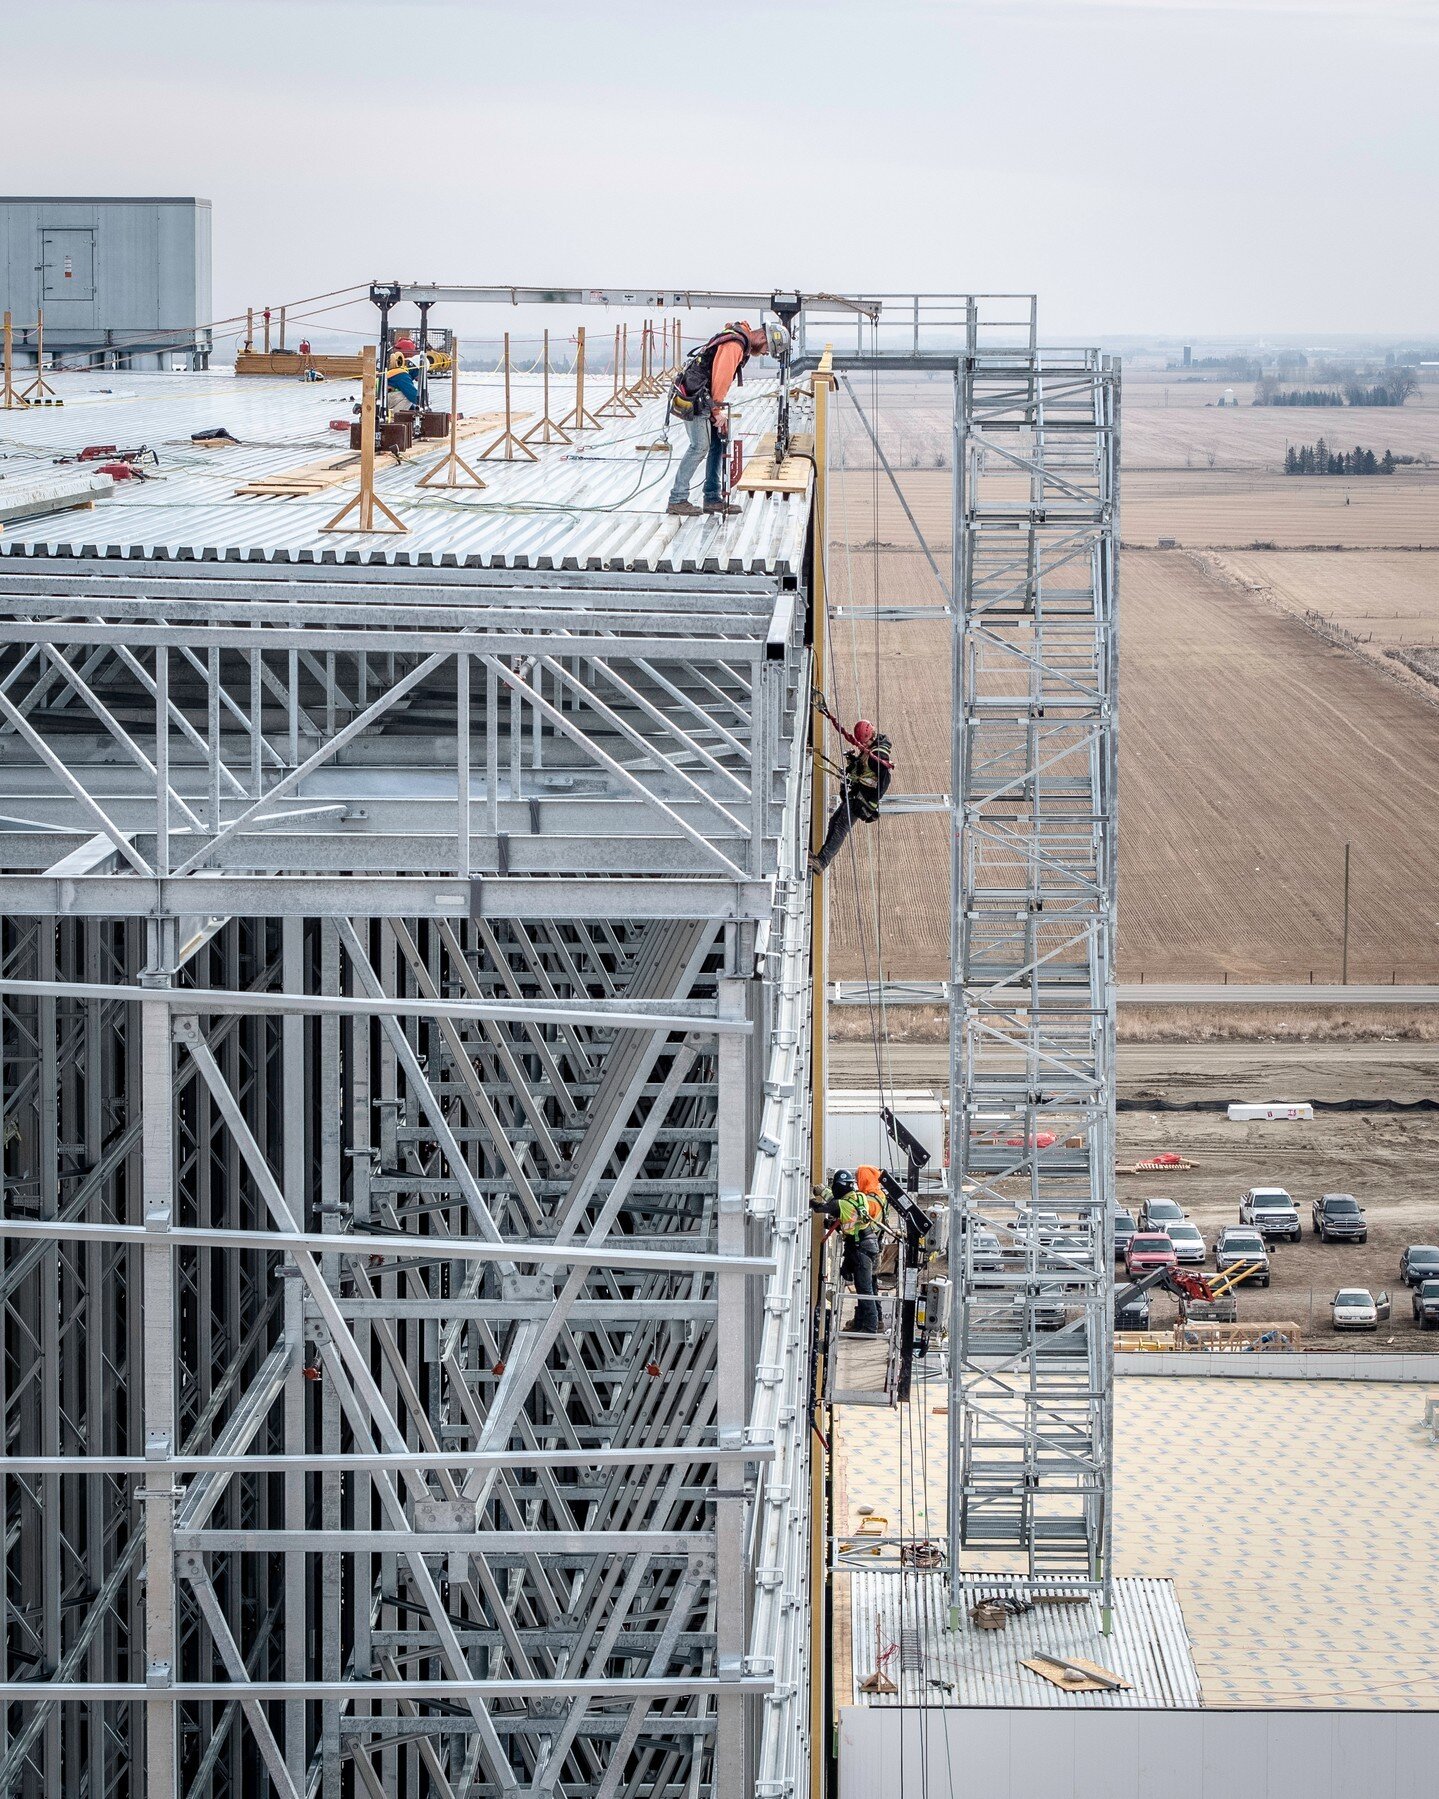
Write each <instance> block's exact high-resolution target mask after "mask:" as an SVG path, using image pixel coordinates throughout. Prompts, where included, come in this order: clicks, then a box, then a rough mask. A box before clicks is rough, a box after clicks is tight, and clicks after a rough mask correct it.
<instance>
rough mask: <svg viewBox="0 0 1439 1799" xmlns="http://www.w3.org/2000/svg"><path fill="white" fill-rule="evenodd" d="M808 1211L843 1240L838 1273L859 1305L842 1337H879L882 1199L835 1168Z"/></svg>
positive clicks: (814, 1197) (818, 1188)
mask: <svg viewBox="0 0 1439 1799" xmlns="http://www.w3.org/2000/svg"><path fill="white" fill-rule="evenodd" d="M810 1210H811V1211H812V1212H818V1213H819V1214H820V1216H821V1217H823V1218H828V1219H830V1220H831V1221H832V1223H833V1225H834V1226H835V1227H836V1228H837V1229H838V1230H839V1232H840V1235H841V1236H842V1237H843V1238H844V1254H843V1255H842V1257H841V1258H840V1264H839V1272H840V1276H841V1278H842V1279H844V1280H847V1281H850V1282H851V1283H852V1284H853V1286H854V1290H855V1295H856V1297H857V1299H858V1301H859V1303H858V1304H857V1305H856V1306H855V1309H854V1317H853V1319H852V1320H851V1321H850V1323H848V1324H847V1325H845V1327H844V1329H845V1333H846V1334H847V1335H852V1336H859V1337H874V1336H878V1335H879V1333H880V1331H881V1330H882V1329H883V1328H884V1325H883V1320H882V1318H881V1316H880V1310H879V1301H878V1300H877V1299H876V1298H875V1290H874V1274H875V1269H876V1268H877V1267H878V1265H879V1232H880V1228H881V1226H882V1225H883V1224H884V1214H885V1202H884V1195H883V1194H882V1193H877V1194H876V1193H861V1192H860V1191H859V1189H858V1187H856V1185H855V1178H854V1175H853V1174H851V1172H850V1171H849V1169H847V1168H836V1169H835V1171H834V1173H833V1174H832V1175H831V1176H830V1177H829V1185H828V1186H826V1187H816V1188H815V1189H814V1193H813V1197H812V1198H811V1200H810Z"/></svg>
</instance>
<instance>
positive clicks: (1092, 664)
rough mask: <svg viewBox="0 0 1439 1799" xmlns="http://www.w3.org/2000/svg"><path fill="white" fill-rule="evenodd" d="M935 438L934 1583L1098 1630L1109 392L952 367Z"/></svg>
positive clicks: (1105, 1188) (1107, 1003) (1108, 1100)
mask: <svg viewBox="0 0 1439 1799" xmlns="http://www.w3.org/2000/svg"><path fill="white" fill-rule="evenodd" d="M956 413H957V421H958V424H959V429H958V431H957V434H956V435H957V451H958V453H957V456H956V486H955V514H956V531H955V563H956V567H955V581H954V586H955V589H956V591H958V593H959V594H960V596H961V604H960V606H959V608H958V609H957V613H956V617H955V623H954V632H955V636H954V644H955V663H954V688H955V720H956V729H955V754H954V780H953V785H954V792H955V795H956V802H955V805H956V810H955V830H954V838H953V849H954V870H953V891H954V896H955V904H954V927H953V937H952V970H951V988H950V992H951V995H952V996H953V997H952V1005H951V1031H952V1087H951V1096H952V1106H953V1116H954V1117H955V1118H956V1119H958V1120H962V1121H963V1122H962V1123H961V1125H960V1127H959V1129H958V1131H957V1133H956V1135H957V1142H956V1155H955V1163H956V1173H957V1180H956V1182H955V1188H954V1193H955V1198H954V1213H955V1215H954V1227H955V1228H954V1232H953V1235H952V1239H951V1244H952V1247H951V1275H952V1277H953V1280H954V1291H955V1306H954V1320H953V1329H952V1332H951V1342H950V1367H951V1380H952V1383H953V1388H954V1403H953V1405H952V1406H951V1418H952V1419H953V1420H954V1423H955V1428H954V1429H953V1431H952V1432H951V1442H950V1519H951V1528H952V1530H953V1532H954V1538H955V1548H956V1552H957V1553H956V1555H955V1558H954V1565H955V1569H956V1578H958V1570H959V1569H960V1567H961V1558H963V1557H970V1558H980V1561H981V1565H983V1563H985V1562H987V1563H988V1564H989V1565H991V1566H999V1567H1003V1568H1008V1569H1011V1570H1013V1571H1014V1578H1015V1580H1016V1583H1017V1584H1018V1585H1019V1586H1020V1587H1021V1588H1025V1587H1029V1588H1035V1587H1038V1588H1041V1589H1042V1588H1043V1587H1044V1585H1045V1583H1046V1582H1052V1581H1053V1580H1054V1579H1055V1578H1056V1577H1060V1576H1062V1577H1065V1578H1066V1579H1068V1580H1070V1581H1071V1582H1072V1581H1074V1580H1076V1579H1077V1580H1078V1581H1079V1582H1080V1583H1081V1584H1088V1585H1090V1586H1092V1587H1093V1588H1094V1589H1095V1590H1097V1591H1099V1592H1100V1593H1101V1594H1102V1595H1103V1597H1104V1600H1105V1604H1106V1607H1107V1604H1108V1595H1109V1592H1110V1589H1111V1582H1112V1566H1111V1556H1110V1531H1111V1523H1112V1520H1111V1510H1110V1488H1111V1479H1112V1463H1113V1437H1112V1383H1113V1354H1112V1342H1113V1338H1112V1309H1113V1205H1114V1189H1113V1178H1114V1177H1113V1170H1114V926H1115V899H1116V884H1115V852H1116V841H1117V840H1116V825H1117V820H1116V806H1117V797H1118V795H1117V778H1116V732H1117V722H1118V721H1117V697H1118V696H1117V678H1116V677H1117V640H1116V617H1115V606H1116V599H1117V574H1116V562H1115V556H1116V550H1117V545H1118V479H1117V472H1118V423H1119V421H1118V370H1117V368H1116V367H1115V366H1113V365H1112V364H1110V363H1109V362H1108V361H1107V360H1106V359H1104V358H1102V357H1100V356H1098V355H1096V354H1075V355H1068V356H1066V355H1063V354H1061V355H1058V356H1047V355H1045V354H1044V353H1042V352H1038V351H1035V350H1034V349H1033V348H1031V350H1030V352H1029V353H1027V354H1016V353H1014V352H1013V351H1008V352H1004V351H996V352H994V353H991V354H987V355H986V354H976V355H972V356H970V357H969V358H967V359H966V361H965V362H964V364H963V365H962V366H961V368H960V370H959V373H958V393H957V407H956ZM996 1557H998V1558H1001V1559H1000V1560H998V1562H996V1561H995V1560H994V1558H996ZM1106 1615H1107V1614H1106Z"/></svg>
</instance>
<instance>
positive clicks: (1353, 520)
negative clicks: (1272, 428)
mask: <svg viewBox="0 0 1439 1799" xmlns="http://www.w3.org/2000/svg"><path fill="white" fill-rule="evenodd" d="M1346 496H1347V498H1348V500H1349V504H1348V505H1347V506H1346V505H1345V503H1344V502H1345V498H1346ZM1120 518H1121V525H1120V529H1121V532H1122V535H1123V538H1124V542H1125V543H1126V544H1145V545H1153V544H1157V543H1158V541H1159V539H1160V538H1161V537H1172V538H1174V539H1175V540H1176V542H1177V543H1179V544H1180V545H1181V546H1182V547H1183V548H1186V549H1225V548H1230V549H1249V548H1251V547H1252V546H1254V545H1256V544H1269V545H1272V546H1276V547H1278V548H1280V549H1305V548H1309V547H1313V548H1318V549H1330V548H1336V547H1337V548H1343V549H1350V548H1353V549H1386V548H1397V549H1406V548H1413V549H1421V548H1428V549H1439V471H1436V470H1429V471H1425V470H1414V469H1407V470H1401V471H1400V472H1399V473H1397V474H1394V475H1389V476H1382V475H1375V476H1368V477H1366V478H1364V479H1363V480H1358V481H1351V480H1346V479H1344V478H1343V477H1342V476H1338V475H1334V476H1325V477H1324V478H1323V479H1317V478H1305V477H1300V476H1293V475H1269V474H1244V473H1242V472H1228V471H1222V470H1215V471H1210V470H1208V469H1206V470H1203V471H1198V470H1196V471H1195V472H1194V473H1192V474H1191V473H1187V472H1186V471H1185V470H1183V469H1179V470H1175V471H1170V472H1159V473H1147V472H1145V471H1143V470H1140V471H1138V472H1135V473H1128V472H1127V473H1126V474H1125V476H1124V480H1123V486H1122V490H1121V494H1120ZM947 530H948V528H947V527H946V535H947Z"/></svg>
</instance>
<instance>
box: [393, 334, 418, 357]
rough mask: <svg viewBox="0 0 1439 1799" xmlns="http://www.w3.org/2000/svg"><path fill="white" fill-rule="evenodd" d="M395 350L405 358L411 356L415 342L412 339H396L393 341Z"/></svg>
mask: <svg viewBox="0 0 1439 1799" xmlns="http://www.w3.org/2000/svg"><path fill="white" fill-rule="evenodd" d="M395 348H396V349H397V350H399V351H401V352H402V353H403V354H404V355H406V356H413V355H414V353H415V340H414V338H412V337H397V338H396V339H395Z"/></svg>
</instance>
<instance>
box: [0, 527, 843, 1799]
mask: <svg viewBox="0 0 1439 1799" xmlns="http://www.w3.org/2000/svg"><path fill="white" fill-rule="evenodd" d="M795 504H796V505H803V504H804V502H803V501H802V500H800V501H797V502H795ZM0 590H3V599H0V607H3V625H0V643H3V660H0V796H3V797H0V813H3V815H4V816H3V818H0V859H3V860H0V867H3V869H4V870H5V873H4V877H3V879H4V887H5V905H4V913H5V918H4V925H3V932H4V936H3V943H0V1001H3V1008H4V1050H5V1058H4V1081H3V1089H0V1093H3V1107H4V1110H3V1119H4V1130H5V1135H6V1156H5V1183H4V1197H5V1204H4V1208H3V1221H0V1240H3V1273H0V1305H3V1320H4V1332H5V1355H4V1363H3V1391H0V1404H3V1408H4V1422H5V1445H4V1447H5V1461H4V1464H3V1470H0V1471H3V1473H4V1476H5V1485H6V1524H7V1533H8V1534H7V1550H6V1568H5V1576H6V1578H5V1581H4V1584H3V1592H0V1606H3V1610H4V1617H3V1620H0V1622H3V1624H4V1627H5V1628H4V1630H3V1632H0V1640H3V1642H4V1645H5V1648H4V1654H5V1661H4V1665H3V1667H0V1698H3V1700H4V1702H5V1708H4V1712H3V1719H4V1726H5V1728H4V1735H3V1739H0V1790H4V1791H6V1792H14V1793H16V1794H24V1795H37V1796H38V1795H41V1794H44V1795H50V1794H54V1793H58V1792H65V1793H77V1794H78V1793H82V1792H83V1793H85V1794H87V1795H94V1796H96V1799H98V1796H99V1795H106V1794H131V1793H137V1792H140V1791H144V1792H146V1793H147V1794H150V1795H153V1796H154V1799H162V1796H169V1795H175V1796H177V1799H178V1796H179V1795H181V1794H195V1795H207V1796H208V1795H212V1794H213V1795H221V1794H229V1793H240V1792H245V1793H253V1792H257V1791H264V1790H269V1791H273V1792H275V1793H278V1794H282V1795H287V1796H288V1795H294V1796H296V1799H298V1796H299V1795H301V1794H305V1795H309V1794H317V1795H320V1796H322V1799H340V1795H342V1794H345V1795H348V1794H351V1793H369V1794H384V1793H389V1794H401V1793H404V1794H420V1793H424V1794H433V1795H438V1796H443V1799H448V1796H449V1795H452V1794H453V1795H456V1796H458V1795H462V1794H466V1793H472V1794H477V1795H478V1794H492V1793H518V1792H521V1791H523V1792H526V1793H534V1794H553V1795H557V1796H559V1795H564V1796H566V1799H569V1796H578V1795H586V1796H590V1795H593V1796H595V1799H611V1796H615V1799H618V1796H620V1795H634V1794H639V1793H645V1794H651V1793H653V1794H661V1795H667V1794H672V1795H681V1794H684V1795H696V1794H700V1793H713V1794H715V1795H722V1796H724V1799H728V1796H729V1795H735V1796H738V1795H740V1794H748V1793H751V1792H759V1793H769V1794H774V1795H780V1794H791V1793H796V1792H799V1791H801V1790H803V1789H804V1788H805V1786H806V1785H807V1781H808V1762H807V1755H808V1745H807V1731H808V1726H807V1714H808V1687H807V1682H808V1678H809V1676H808V1671H807V1667H806V1661H805V1649H806V1640H807V1631H808V1599H807V1594H806V1578H807V1545H808V1531H809V1518H808V1502H809V1482H808V1473H807V1458H808V1441H807V1426H806V1415H807V1414H806V1381H807V1353H806V1352H807V1341H808V1339H807V1330H806V1319H807V1310H808V1307H807V1278H808V1240H809V1236H808V1212H807V1203H806V1202H807V1189H808V1152H807V1141H808V1074H807V1067H808V1053H809V1052H808V1041H809V1040H808V1028H807V1022H806V1012H807V1005H808V937H807V932H808V925H807V917H806V910H805V906H804V904H803V894H804V885H803V881H802V879H801V878H800V876H799V873H798V871H797V865H796V856H797V855H798V854H799V853H800V849H799V846H800V845H801V843H802V842H803V833H804V831H805V829H806V827H807V782H806V774H805V768H806V762H805V757H804V754H803V738H804V729H805V722H806V706H807V690H808V656H807V651H806V648H805V632H806V619H805V608H804V589H803V586H802V584H801V582H800V581H799V579H798V578H797V577H796V576H795V575H794V574H791V573H788V572H781V573H776V574H773V575H755V576H743V575H721V574H715V575H710V576H701V575H690V576H686V575H684V574H680V573H675V572H671V571H666V572H665V573H663V574H659V575H654V576H643V575H640V576H635V575H628V574H625V573H623V572H616V573H590V574H587V573H584V572H580V571H571V572H569V573H565V574H560V573H553V572H549V573H546V574H544V575H542V576H541V575H536V576H531V577H528V578H520V577H515V576H513V575H509V574H506V573H505V572H503V571H478V570H474V569H452V570H444V571H441V570H430V571H419V570H415V569H391V568H381V569H375V568H372V567H364V566H361V567H355V568H347V569H345V570H343V571H338V570H336V569H334V568H323V567H320V566H310V567H306V568H304V569H303V570H299V571H297V570H296V569H295V568H294V567H293V566H290V567H285V568H276V567H272V566H265V567H261V568H259V569H254V568H251V567H248V566H246V567H236V566H235V565H233V564H230V563H224V564H220V565H218V566H209V567H204V568H200V567H197V566H195V565H194V564H190V563H175V562H170V561H155V560H150V561H146V560H144V559H143V557H140V558H137V557H129V558H127V559H125V560H123V561H111V560H106V559H103V558H97V557H94V556H89V557H81V556H76V557H68V556H65V555H61V554H53V553H52V554H49V555H44V556H37V557H25V556H15V555H11V556H7V557H6V558H5V560H4V562H3V564H0Z"/></svg>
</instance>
